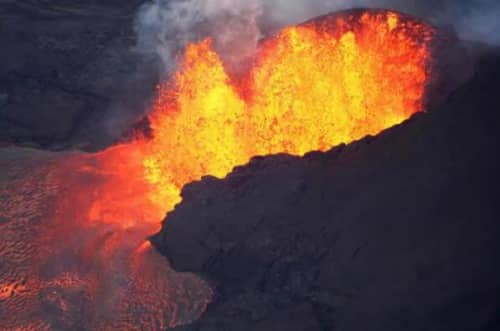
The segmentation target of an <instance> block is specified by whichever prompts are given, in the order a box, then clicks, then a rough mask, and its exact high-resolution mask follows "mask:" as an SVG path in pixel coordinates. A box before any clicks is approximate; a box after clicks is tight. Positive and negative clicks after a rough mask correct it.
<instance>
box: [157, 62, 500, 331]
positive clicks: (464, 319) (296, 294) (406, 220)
mask: <svg viewBox="0 0 500 331" xmlns="http://www.w3.org/2000/svg"><path fill="white" fill-rule="evenodd" d="M498 91H500V57H499V56H497V55H490V56H485V57H484V59H483V60H482V61H481V63H480V65H479V67H478V69H477V71H476V74H475V76H474V77H473V78H472V79H471V80H470V81H469V82H468V83H467V84H466V85H465V86H463V87H461V88H460V89H458V90H457V91H455V92H454V93H453V94H452V95H451V96H450V97H449V98H448V100H447V102H446V103H445V104H444V105H443V106H442V107H439V108H438V109H434V110H432V111H429V112H428V113H424V114H418V115H416V116H414V117H413V118H412V119H410V120H409V121H407V122H405V123H403V124H402V125H400V126H397V127H394V128H392V129H389V130H387V131H385V132H383V133H381V134H380V135H378V136H377V137H369V138H366V139H363V140H361V141H359V142H356V143H353V144H350V145H348V146H340V147H336V148H334V149H332V150H331V151H329V152H326V153H318V152H315V153H310V154H308V155H306V156H305V157H303V158H299V157H292V156H287V155H276V156H269V157H264V158H262V157H259V158H255V159H253V160H252V161H251V162H250V163H249V164H248V165H246V166H243V167H238V168H236V169H235V170H234V171H233V172H232V173H231V174H230V175H229V176H228V177H227V178H225V179H222V180H219V179H215V178H211V177H207V178H204V179H203V180H202V181H201V182H197V183H193V184H190V185H188V186H187V187H186V188H185V189H184V190H183V197H184V200H183V202H182V203H181V204H180V205H178V206H177V208H176V209H175V210H174V211H173V212H172V213H170V214H169V215H168V217H167V219H166V221H165V223H164V224H163V228H162V231H161V232H160V233H159V234H158V235H156V236H155V237H154V238H153V239H152V240H153V242H154V244H155V245H156V247H158V248H159V249H160V251H161V252H162V253H164V254H165V255H166V256H167V257H168V258H169V259H170V261H171V262H172V264H173V266H174V267H175V268H176V269H177V270H179V271H189V272H196V273H198V274H200V275H202V276H204V277H206V278H207V279H208V280H210V281H211V282H212V284H213V285H214V287H215V288H216V298H215V300H214V302H213V303H212V304H211V305H210V306H209V308H208V310H207V312H206V313H205V315H204V316H203V317H202V318H201V320H199V321H198V322H196V323H195V324H193V325H189V326H185V327H181V328H179V330H190V331H194V330H197V331H198V330H203V331H208V330H218V331H222V330H228V331H229V330H230V331H240V330H241V331H247V330H259V331H260V330H296V331H299V330H300V331H306V330H307V331H316V330H318V331H320V330H343V331H351V330H352V331H359V330H371V331H377V330H381V331H382V330H384V331H386V330H415V331H417V330H433V331H434V330H436V331H437V330H442V331H444V330H446V331H448V330H449V331H457V330H481V331H487V330H488V331H490V330H491V331H492V330H499V329H500V319H499V312H500V264H499V262H498V261H500V258H499V255H500V240H499V238H500V223H499V219H500V218H499V214H500V213H499V211H500V210H499V209H500V207H499V204H498V202H499V200H498V199H499V196H500V186H499V184H500V180H499V179H500V175H499V172H498V169H500V162H499V161H500V159H499V156H498V150H499V142H500V139H499V138H500V95H499V93H498Z"/></svg>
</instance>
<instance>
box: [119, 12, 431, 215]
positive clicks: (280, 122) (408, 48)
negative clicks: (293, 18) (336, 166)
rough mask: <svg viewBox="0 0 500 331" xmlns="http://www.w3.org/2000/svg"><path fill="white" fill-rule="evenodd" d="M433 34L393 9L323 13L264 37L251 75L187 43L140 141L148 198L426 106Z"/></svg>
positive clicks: (163, 202) (371, 129) (163, 199)
mask: <svg viewBox="0 0 500 331" xmlns="http://www.w3.org/2000/svg"><path fill="white" fill-rule="evenodd" d="M432 35H433V29H432V28H430V27H429V26H427V25H425V24H423V23H421V22H418V21H416V20H413V19H410V18H408V17H406V16H403V15H401V14H398V13H396V12H388V11H376V10H373V11H351V12H346V13H341V14H337V15H330V16H325V17H323V18H320V19H316V20H314V21H311V22H309V23H306V24H303V25H301V26H297V27H290V28H286V29H284V30H283V31H282V32H281V33H279V34H278V35H276V36H275V37H273V38H270V39H268V40H265V41H264V42H263V43H262V44H261V46H260V49H259V51H258V53H257V55H256V58H255V62H254V65H253V66H252V68H251V69H250V71H249V72H248V73H247V74H246V75H245V76H244V77H230V76H229V75H228V74H227V73H226V71H225V68H224V64H223V62H222V61H221V59H220V57H219V56H218V55H217V53H216V52H215V51H214V50H213V49H212V43H211V40H210V39H207V40H204V41H201V42H198V43H195V44H191V45H189V46H188V47H187V49H186V52H185V56H184V59H183V61H182V64H181V66H180V69H179V71H178V72H177V74H176V76H175V81H174V83H173V84H172V83H171V82H169V83H168V84H165V85H163V86H161V88H160V91H159V98H158V100H157V102H156V105H155V109H154V111H153V113H152V115H151V122H152V128H153V130H154V138H153V139H152V140H151V141H148V142H144V144H143V148H144V150H143V152H144V161H143V165H144V168H145V179H146V181H147V185H148V186H149V190H150V191H149V195H148V197H149V201H148V203H151V204H152V206H158V207H159V208H160V209H159V210H160V211H164V210H165V209H166V210H171V209H172V208H173V207H174V205H175V204H176V203H178V202H179V201H180V195H179V193H180V190H181V188H182V187H183V186H184V185H185V184H187V183H189V182H192V181H195V180H199V179H200V178H201V177H202V176H204V175H213V176H217V177H223V176H225V175H226V174H227V173H228V172H230V171H231V170H232V169H233V167H234V166H236V165H241V164H244V163H246V162H248V161H249V159H250V158H251V157H253V156H256V155H267V154H274V153H289V154H294V155H302V154H304V153H306V152H309V151H314V150H320V151H325V150H327V149H329V148H331V147H333V146H335V145H337V144H340V143H348V142H351V141H353V140H356V139H360V138H362V137H364V136H366V135H369V134H377V133H378V132H380V131H382V130H384V129H386V128H388V127H390V126H393V125H395V124H398V123H401V122H402V121H403V120H405V119H407V118H408V117H409V116H410V115H412V114H413V113H415V112H418V111H420V110H422V107H423V100H424V92H425V87H426V83H427V81H428V78H429V75H430V72H429V71H430V67H431V66H430V58H431V56H430V49H429V45H430V41H431V39H432ZM121 208H124V207H123V206H121ZM153 209H155V208H154V207H153Z"/></svg>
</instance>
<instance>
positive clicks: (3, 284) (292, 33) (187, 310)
mask: <svg viewBox="0 0 500 331" xmlns="http://www.w3.org/2000/svg"><path fill="white" fill-rule="evenodd" d="M432 35H433V29H432V28H431V27H429V26H428V25H425V24H423V23H421V22H418V21H417V20H413V19H411V18H408V17H407V16H404V15H400V14H398V13H395V12H389V11H376V10H369V11H364V12H363V11H353V12H346V13H341V14H338V15H331V16H327V17H324V18H319V19H317V20H315V21H312V22H309V23H306V24H303V25H301V26H297V27H290V28H286V29H284V30H283V31H281V32H280V33H279V34H277V35H276V36H274V37H273V38H270V39H267V40H265V41H263V42H262V43H261V45H260V47H259V50H258V52H257V54H256V56H255V59H254V62H253V63H252V65H251V66H250V69H249V71H248V72H246V73H245V74H242V75H241V76H238V77H234V76H230V75H228V73H227V72H228V71H227V70H226V68H225V66H224V63H223V62H222V60H221V58H220V57H219V55H218V54H217V53H216V51H215V50H214V49H213V47H212V42H211V41H210V39H207V40H204V41H201V42H198V43H193V44H190V45H188V46H187V48H186V51H185V55H184V58H183V60H182V62H181V63H180V66H179V70H178V72H177V73H176V75H175V78H174V79H173V80H172V81H170V82H168V83H165V84H163V85H161V86H160V88H159V94H158V99H157V100H156V103H155V105H154V109H153V112H152V113H151V116H150V120H151V126H152V129H153V132H154V137H153V138H152V139H146V138H137V139H136V140H135V141H133V142H132V143H128V144H123V145H119V146H114V147H111V148H109V149H107V150H105V151H103V152H101V153H99V154H93V155H89V154H83V153H60V154H50V155H48V156H47V155H45V154H44V155H42V156H36V155H35V154H34V153H33V152H30V154H29V157H28V156H26V157H25V158H26V159H27V160H28V159H29V160H31V161H30V162H29V167H28V162H27V161H26V160H25V159H24V157H23V158H20V160H21V161H20V162H17V161H15V162H14V161H11V160H10V159H9V157H7V161H2V162H3V163H5V164H3V163H2V162H0V166H2V167H4V168H6V169H10V170H9V171H11V172H12V174H7V177H8V178H12V179H10V182H9V184H8V185H6V186H5V187H2V186H0V196H2V197H4V196H5V197H9V199H0V230H1V231H0V260H1V262H2V263H3V265H4V266H5V267H4V268H1V267H0V320H2V323H3V325H1V326H0V330H1V331H3V330H9V331H10V330H23V331H24V330H53V329H57V330H164V329H165V328H169V327H174V326H177V325H180V324H182V323H185V322H188V321H192V320H194V319H196V318H198V317H199V315H200V314H201V313H202V312H203V311H204V309H205V307H206V305H207V303H208V301H209V300H210V298H211V295H212V294H211V291H210V290H209V289H208V286H207V285H206V284H205V283H204V282H202V281H201V280H199V279H197V278H196V277H194V276H192V275H188V274H177V273H175V272H174V271H173V270H171V269H170V268H169V266H168V264H167V262H166V261H165V260H164V258H163V257H162V256H161V255H159V254H158V252H156V251H155V250H154V249H153V248H152V247H151V246H150V245H149V243H147V242H146V243H145V240H146V237H147V236H148V235H150V234H152V233H154V232H156V231H157V230H158V227H159V222H160V220H161V219H162V218H163V217H164V214H165V212H168V211H170V210H172V209H173V208H174V206H175V205H176V204H177V203H178V202H180V201H181V197H180V191H181V189H182V187H183V186H184V185H186V184H187V183H190V182H193V181H196V180H199V179H200V178H201V177H202V176H205V175H212V176H216V177H224V176H225V175H226V174H228V173H229V172H230V171H231V170H232V169H233V167H235V166H238V165H242V164H245V163H246V162H248V161H249V159H250V158H252V157H253V156H257V155H267V154H274V153H288V154H293V155H303V154H305V153H307V152H309V151H315V150H320V151H326V150H328V149H330V148H331V147H333V146H335V145H338V144H340V143H348V142H351V141H353V140H356V139H360V138H362V137H364V136H366V135H373V134H377V133H379V132H380V131H382V130H384V129H386V128H388V127H390V126H393V125H395V124H398V123H400V122H402V121H404V120H405V119H407V118H408V117H409V116H410V115H412V114H414V113H416V112H418V111H421V110H422V109H423V107H424V96H425V89H426V85H427V82H428V81H429V78H430V76H431V72H430V70H431V69H430V68H431V65H430V64H431V60H432V54H431V50H430V44H431V39H432ZM40 153H41V152H40ZM35 156H36V157H35ZM38 158H40V161H39V160H38ZM42 159H43V160H45V161H44V163H43V164H44V166H43V167H42V161H41V160H42ZM13 160H14V159H13ZM11 163H12V164H11ZM4 168H2V169H4ZM7 177H6V178H7ZM4 220H9V221H8V222H6V221H4ZM235 221H237V220H235ZM2 263H0V264H2Z"/></svg>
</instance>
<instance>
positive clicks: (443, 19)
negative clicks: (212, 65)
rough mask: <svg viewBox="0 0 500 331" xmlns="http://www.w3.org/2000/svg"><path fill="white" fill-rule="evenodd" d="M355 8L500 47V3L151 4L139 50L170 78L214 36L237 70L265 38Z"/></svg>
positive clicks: (216, 0) (196, 0)
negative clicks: (180, 57)
mask: <svg viewBox="0 0 500 331" xmlns="http://www.w3.org/2000/svg"><path fill="white" fill-rule="evenodd" d="M354 7H378V8H390V9H395V10H399V11H403V12H406V13H409V14H413V15H416V16H419V17H421V18H424V19H427V20H429V21H431V22H432V23H434V24H436V25H440V26H448V27H452V28H453V29H454V30H455V31H456V32H457V34H458V35H459V36H460V37H461V38H462V39H466V40H475V41H480V42H484V43H490V44H500V20H498V19H497V17H498V15H499V14H500V2H498V1H497V0H421V1H416V0H406V1H404V0H267V1H264V0H151V1H148V2H146V3H145V4H144V5H143V6H142V7H141V9H140V11H139V13H138V16H137V22H136V32H137V35H138V49H139V50H140V51H141V52H145V53H149V54H155V55H156V56H157V57H158V58H159V59H161V65H162V68H163V70H164V71H165V72H167V73H168V72H171V71H172V70H173V69H174V68H175V65H176V62H177V61H176V56H177V54H179V52H180V51H181V50H182V48H183V46H184V45H186V43H188V42H191V41H196V40H200V39H202V38H205V37H207V36H211V37H212V38H213V39H214V45H215V47H216V49H217V51H218V53H219V54H221V56H222V57H223V59H224V61H225V63H226V64H227V65H228V66H229V67H238V66H239V65H241V63H242V62H244V61H245V60H246V59H248V58H249V57H250V56H251V55H252V52H253V51H254V50H255V48H256V45H257V43H258V41H259V39H260V38H261V37H262V36H264V35H267V34H269V33H272V32H273V31H276V30H277V29H279V28H281V27H283V26H285V25H289V24H296V23H300V22H302V21H305V20H307V19H310V18H312V17H315V16H318V15H322V14H327V13H329V12H331V11H336V10H342V9H348V8H354Z"/></svg>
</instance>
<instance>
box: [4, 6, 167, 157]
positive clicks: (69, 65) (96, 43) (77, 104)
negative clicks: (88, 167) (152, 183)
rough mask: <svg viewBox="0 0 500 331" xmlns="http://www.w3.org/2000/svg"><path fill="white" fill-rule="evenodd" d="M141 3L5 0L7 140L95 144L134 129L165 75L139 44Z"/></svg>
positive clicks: (49, 144)
mask: <svg viewBox="0 0 500 331" xmlns="http://www.w3.org/2000/svg"><path fill="white" fill-rule="evenodd" d="M142 2H144V1H143V0H133V1H125V2H124V1H117V0H104V1H96V0H91V1H81V0H78V1H66V0H51V1H43V0H25V1H2V3H0V45H1V47H2V51H1V54H0V63H1V65H0V141H3V142H5V141H9V142H14V143H30V144H35V145H37V146H41V147H48V148H61V147H68V146H74V145H81V146H86V147H88V148H90V149H92V148H98V147H100V146H101V145H106V144H109V143H110V142H112V141H113V139H116V136H119V134H120V131H123V130H125V129H127V128H129V127H130V125H131V123H132V122H133V121H134V120H135V117H136V116H138V114H142V113H143V112H144V109H145V108H146V107H145V104H146V103H147V101H148V98H149V97H150V96H151V95H152V94H153V93H154V91H155V85H156V83H157V79H158V77H157V75H158V71H157V68H155V67H154V65H153V63H150V62H149V61H148V60H147V59H145V58H143V57H141V56H139V55H138V54H136V53H135V52H134V51H133V48H134V46H135V36H134V32H133V21H134V18H135V13H136V10H137V8H138V6H139V5H140V4H141V3H142ZM107 119H114V122H113V123H111V124H110V121H109V120H107ZM106 125H107V126H109V127H113V128H115V131H117V132H110V130H109V128H107V127H105V126H106Z"/></svg>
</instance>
